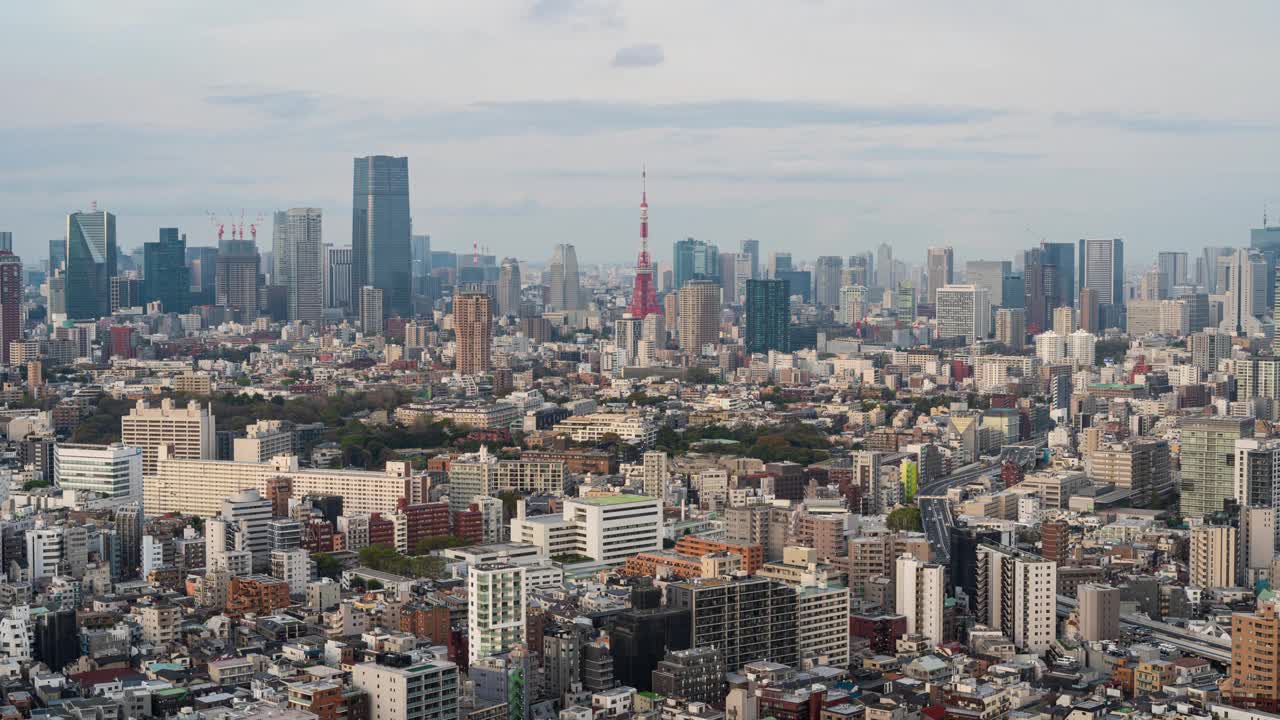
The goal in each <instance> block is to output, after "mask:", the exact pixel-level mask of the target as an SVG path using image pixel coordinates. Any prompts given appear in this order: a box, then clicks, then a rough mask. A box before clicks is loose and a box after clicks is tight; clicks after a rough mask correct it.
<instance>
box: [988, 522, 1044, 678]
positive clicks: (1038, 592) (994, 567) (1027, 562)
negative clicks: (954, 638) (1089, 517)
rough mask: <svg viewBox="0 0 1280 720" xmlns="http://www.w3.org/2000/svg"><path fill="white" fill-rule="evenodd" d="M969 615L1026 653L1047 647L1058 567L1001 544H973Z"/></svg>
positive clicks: (1042, 650) (1038, 557) (1040, 650)
mask: <svg viewBox="0 0 1280 720" xmlns="http://www.w3.org/2000/svg"><path fill="white" fill-rule="evenodd" d="M977 595H978V596H977V609H976V611H975V619H976V620H977V621H978V622H980V623H982V624H984V625H987V626H988V627H990V628H992V629H994V630H999V631H1000V632H1002V633H1004V635H1005V637H1008V638H1009V639H1010V640H1012V641H1013V643H1014V645H1017V646H1018V647H1019V648H1022V649H1024V650H1027V651H1029V652H1034V653H1041V652H1044V651H1045V650H1048V649H1049V646H1050V645H1051V644H1052V643H1053V640H1054V638H1055V637H1056V636H1057V612H1058V598H1057V595H1058V566H1057V564H1056V563H1055V562H1054V561H1053V560H1046V559H1045V558H1043V557H1040V556H1039V555H1033V554H1031V553H1027V552H1023V551H1021V550H1016V549H1014V548H1010V547H1005V546H1003V545H990V544H983V545H980V546H978V577H977Z"/></svg>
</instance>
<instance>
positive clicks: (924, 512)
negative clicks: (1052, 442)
mask: <svg viewBox="0 0 1280 720" xmlns="http://www.w3.org/2000/svg"><path fill="white" fill-rule="evenodd" d="M1042 446H1043V440H1041V441H1033V442H1029V443H1024V444H1020V445H1006V446H1004V447H1003V448H1002V449H1001V451H1000V456H999V457H998V458H995V459H991V458H988V459H987V460H983V461H981V462H976V463H970V464H968V465H965V466H964V467H962V468H959V469H958V470H956V471H955V472H953V473H951V474H950V475H947V476H946V477H942V478H938V479H936V480H933V481H931V482H928V483H925V484H923V485H921V486H920V490H919V492H917V493H916V504H917V505H918V506H919V507H920V522H921V524H922V525H923V526H924V532H925V535H926V536H927V537H928V539H929V546H930V547H931V548H932V549H933V557H934V559H935V560H936V561H937V562H941V563H946V562H950V560H951V528H952V527H953V526H954V525H955V517H954V516H953V515H952V511H951V503H949V502H947V499H946V494H947V491H948V490H950V489H951V488H953V487H955V486H957V485H964V484H966V483H969V482H973V481H974V480H976V479H978V478H979V477H980V476H982V475H993V474H995V473H998V472H1000V466H1001V464H1002V463H1003V462H1004V460H1005V459H1006V458H1008V459H1013V460H1015V461H1016V462H1018V463H1020V464H1023V465H1032V466H1034V463H1035V456H1036V454H1037V453H1038V452H1039V451H1040V448H1041V447H1042Z"/></svg>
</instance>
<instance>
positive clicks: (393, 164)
mask: <svg viewBox="0 0 1280 720" xmlns="http://www.w3.org/2000/svg"><path fill="white" fill-rule="evenodd" d="M410 232H411V231H410V222H409V158H405V157H391V156H388V155H370V156H369V157H359V158H356V159H355V173H354V183H353V190H352V212H351V286H352V287H355V288H359V287H365V286H372V287H376V288H378V289H380V290H382V308H383V313H384V314H386V315H390V314H400V315H404V316H409V315H410V314H411V313H412V309H413V308H412V303H411V295H412V292H411V291H412V288H413V281H412V278H411V272H412V264H413V256H412V253H411V251H410V244H409V237H410ZM358 297H359V296H358V295H357V294H353V299H355V300H357V302H358Z"/></svg>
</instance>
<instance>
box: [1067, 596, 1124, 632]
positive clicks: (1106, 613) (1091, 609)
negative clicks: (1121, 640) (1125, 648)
mask: <svg viewBox="0 0 1280 720" xmlns="http://www.w3.org/2000/svg"><path fill="white" fill-rule="evenodd" d="M1122 595H1123V591H1122V590H1121V589H1120V588H1117V587H1111V586H1109V585H1095V584H1092V583H1085V584H1082V585H1081V586H1080V587H1079V588H1078V589H1077V590H1076V598H1077V603H1078V608H1079V616H1080V636H1081V638H1083V639H1084V640H1088V641H1090V642H1096V641H1101V640H1115V639H1116V638H1118V637H1120V601H1121V596H1122Z"/></svg>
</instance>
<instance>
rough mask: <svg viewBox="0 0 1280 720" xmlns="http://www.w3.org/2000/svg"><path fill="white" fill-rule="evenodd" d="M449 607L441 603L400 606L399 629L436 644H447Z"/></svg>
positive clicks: (449, 625) (449, 624)
mask: <svg viewBox="0 0 1280 720" xmlns="http://www.w3.org/2000/svg"><path fill="white" fill-rule="evenodd" d="M450 629H451V623H450V620H449V608H447V607H444V606H443V605H433V606H426V605H405V606H404V607H402V608H400V630H401V632H407V633H412V634H413V635H416V636H418V637H420V638H426V639H428V640H430V641H431V642H432V643H435V644H436V645H447V644H449V631H450Z"/></svg>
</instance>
